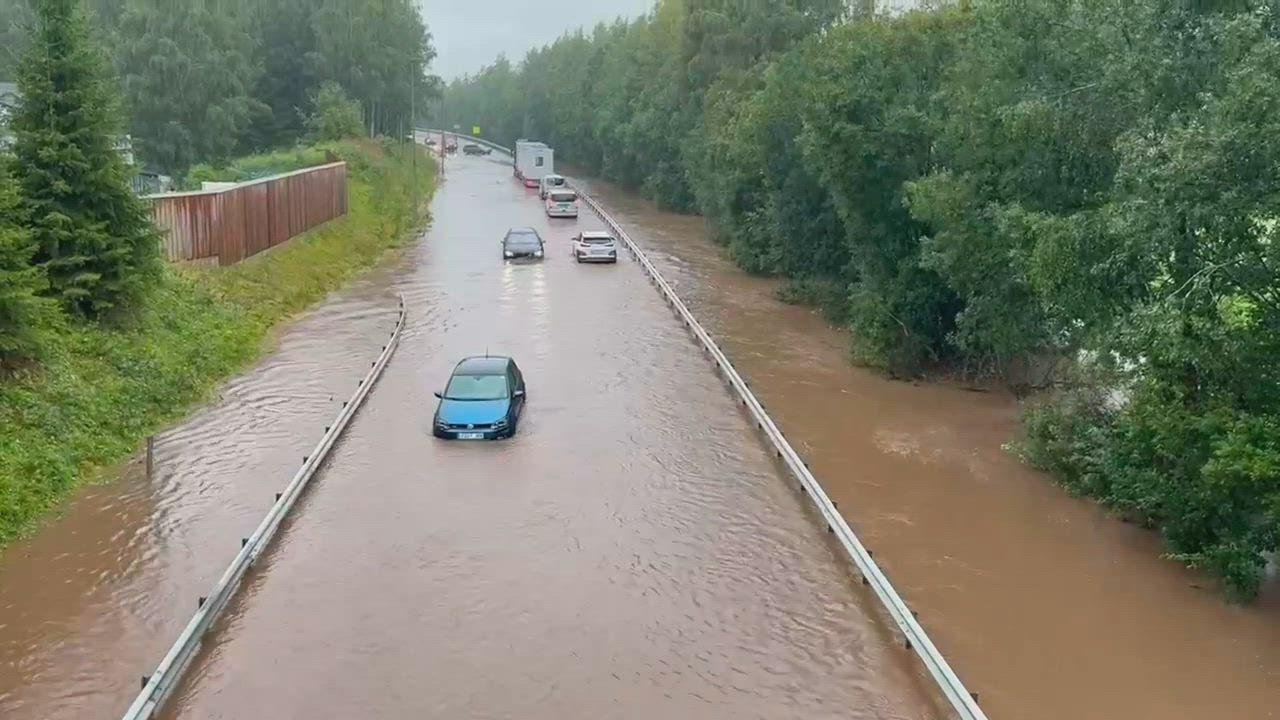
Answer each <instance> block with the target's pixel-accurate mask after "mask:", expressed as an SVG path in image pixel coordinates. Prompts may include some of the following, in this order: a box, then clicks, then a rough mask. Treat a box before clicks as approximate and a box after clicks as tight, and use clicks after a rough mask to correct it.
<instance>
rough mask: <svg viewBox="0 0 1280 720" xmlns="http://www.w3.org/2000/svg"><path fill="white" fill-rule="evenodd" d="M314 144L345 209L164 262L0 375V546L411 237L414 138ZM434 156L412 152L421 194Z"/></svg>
mask: <svg viewBox="0 0 1280 720" xmlns="http://www.w3.org/2000/svg"><path fill="white" fill-rule="evenodd" d="M324 149H328V150H331V151H333V152H334V153H336V154H338V155H339V156H341V157H342V158H343V159H344V160H346V161H347V163H348V177H349V182H350V184H349V195H350V203H349V210H348V214H347V216H346V217H344V218H341V219H339V220H335V221H333V222H331V223H328V224H326V225H324V226H322V227H319V228H316V229H315V230H313V231H311V232H310V233H307V234H306V235H304V236H302V237H299V238H296V239H294V240H293V241H291V242H289V243H287V244H285V245H283V246H280V247H278V248H276V249H274V250H272V251H271V252H269V253H264V254H263V255H260V256H258V257H256V258H251V259H250V260H248V261H246V262H244V263H242V264H240V265H237V266H234V267H228V268H213V269H195V268H169V269H168V270H167V271H166V272H165V273H164V274H163V276H162V278H161V280H160V281H159V282H158V284H157V287H156V288H154V290H153V292H152V293H151V294H150V295H149V296H148V298H147V300H146V302H145V303H143V304H142V306H141V307H139V308H137V309H136V310H135V312H134V314H133V315H131V316H130V317H129V318H126V319H124V320H123V321H121V322H118V323H117V324H116V326H115V327H106V326H103V325H98V324H88V323H78V322H70V323H67V324H65V325H64V326H63V327H62V328H61V329H60V330H59V331H58V332H57V334H56V337H55V339H54V342H53V347H52V348H51V350H50V353H49V357H48V358H47V360H46V361H45V363H44V364H43V366H42V367H41V368H40V369H39V370H35V371H31V372H28V373H25V374H22V375H19V376H17V377H14V378H9V379H6V380H3V381H0V546H3V545H5V544H7V543H8V542H10V541H12V540H13V539H14V538H16V537H19V536H20V535H22V534H23V533H24V532H27V531H29V530H30V529H31V528H32V527H33V526H34V525H35V523H36V522H37V521H38V520H39V519H40V518H41V517H42V516H43V515H44V514H46V513H47V512H49V511H50V510H51V509H53V508H54V507H56V506H57V504H58V503H59V502H60V501H61V500H62V499H63V498H65V497H66V496H67V494H68V493H70V492H71V491H72V490H74V489H75V488H76V487H77V486H79V485H81V484H83V483H84V482H85V481H86V480H88V479H90V478H92V477H94V475H95V473H96V472H97V471H98V470H99V469H101V468H103V467H107V466H110V465H112V464H115V463H118V462H120V461H121V460H123V459H124V458H126V457H128V456H129V455H131V454H133V453H134V452H135V451H136V450H137V448H138V447H139V445H140V443H141V442H142V441H143V440H144V439H145V438H146V437H147V435H149V434H151V433H153V432H155V431H156V430H157V429H159V428H161V427H163V426H164V425H166V424H168V423H172V422H173V421H175V420H177V419H179V418H180V417H182V416H183V415H184V414H185V413H186V412H188V411H189V409H190V408H191V407H192V406H193V405H195V404H196V403H199V402H201V401H202V400H205V399H207V398H208V397H209V395H210V393H211V392H212V391H213V389H214V388H216V387H217V386H218V385H219V384H220V383H222V382H223V381H224V380H226V379H227V378H228V377H230V376H232V375H234V374H235V373H236V372H238V371H240V370H242V369H244V368H245V367H246V366H247V365H248V364H249V363H251V362H253V361H254V360H256V359H257V358H258V357H260V356H261V355H262V353H263V351H264V350H265V348H266V343H265V339H266V338H267V335H268V333H269V332H270V331H271V329H272V328H273V327H275V326H276V325H277V324H279V323H281V322H282V321H284V320H287V319H288V318H290V317H291V316H293V315H295V314H296V313H297V312H299V311H301V310H303V309H305V308H306V307H308V306H310V305H312V304H313V303H315V302H317V301H319V300H321V299H322V298H323V297H324V296H325V295H326V294H327V293H329V292H330V291H332V290H334V289H336V288H338V287H340V286H342V285H343V284H344V283H346V282H347V281H349V280H350V279H351V278H353V277H355V276H356V275H358V274H360V273H362V272H364V271H366V270H368V269H369V268H371V267H373V266H374V265H375V264H377V263H378V261H379V260H381V259H382V258H383V256H384V255H385V253H386V252H387V251H388V250H389V249H391V248H393V247H396V246H398V245H399V244H401V243H403V242H404V241H405V240H406V239H408V238H409V237H411V232H410V231H411V230H412V229H413V215H414V213H413V197H412V180H413V176H412V172H411V162H410V160H411V150H410V149H409V148H408V147H405V148H399V147H394V146H391V145H387V146H383V145H379V144H377V143H375V142H373V141H351V142H345V143H338V144H334V145H331V146H328V147H326V148H322V149H320V150H319V151H318V152H319V154H320V156H321V158H322V159H323V154H324V153H323V150H324ZM262 162H268V161H259V160H250V161H247V162H246V164H247V165H250V166H254V164H255V163H262ZM433 167H434V166H433V165H432V163H430V162H418V173H419V183H420V187H421V188H422V190H423V193H422V197H423V198H424V200H425V199H426V198H429V197H430V192H431V189H432V188H433V187H434V176H433V174H432V170H433ZM210 179H222V178H210Z"/></svg>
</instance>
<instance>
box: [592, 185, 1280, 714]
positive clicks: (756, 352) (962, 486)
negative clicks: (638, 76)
mask: <svg viewBox="0 0 1280 720" xmlns="http://www.w3.org/2000/svg"><path fill="white" fill-rule="evenodd" d="M588 185H589V186H590V187H592V189H593V191H594V192H595V194H596V197H597V199H599V200H601V201H602V202H604V203H605V204H606V205H607V206H608V207H609V208H610V210H611V212H613V213H614V215H615V219H617V220H618V221H619V222H620V223H622V225H623V226H624V227H626V228H627V230H628V232H630V233H631V234H632V237H633V238H634V239H635V240H637V241H638V242H640V243H641V244H642V245H644V246H645V247H646V249H647V251H648V252H649V253H650V255H651V257H652V259H653V260H654V261H655V262H656V263H657V264H658V265H659V266H660V267H661V268H662V271H663V274H664V275H665V276H666V277H667V279H668V281H670V282H671V283H672V285H674V286H675V287H676V289H677V291H678V292H679V293H680V294H681V296H682V297H683V298H684V299H685V301H686V302H687V303H689V305H690V306H691V308H692V309H693V310H694V312H695V313H696V314H697V315H698V316H699V318H700V319H701V320H702V322H703V323H704V324H705V325H706V326H707V327H708V330H709V331H711V332H712V333H713V335H715V336H716V338H717V340H718V342H719V343H720V344H721V346H722V347H723V348H724V350H725V351H726V353H727V354H728V355H729V357H730V358H731V359H732V360H733V362H734V364H735V365H736V366H737V367H738V369H739V371H740V372H741V373H742V374H743V375H744V376H745V377H747V378H748V381H749V382H750V383H751V386H752V388H753V390H754V391H755V393H756V395H757V396H758V397H759V398H760V400H761V401H762V402H763V403H764V404H765V405H766V407H768V409H769V412H770V414H771V415H772V416H773V418H774V419H775V420H776V421H778V423H779V425H780V426H781V428H782V430H783V431H784V432H785V433H786V434H787V436H788V438H789V439H790V440H791V442H792V444H793V445H795V446H796V448H797V450H798V451H799V452H800V453H801V455H802V456H804V457H806V458H807V460H808V462H809V463H810V465H811V467H812V468H813V470H814V472H815V474H816V475H817V476H818V478H819V480H821V481H822V483H823V485H824V486H825V487H826V489H827V491H828V493H829V494H830V495H831V496H832V499H834V500H836V501H837V502H838V503H839V505H840V509H841V512H842V513H843V514H844V515H845V517H846V519H847V520H848V521H849V522H850V524H851V525H852V526H853V527H854V529H855V531H857V532H858V533H859V535H860V536H861V537H862V539H863V541H864V542H866V543H867V545H868V546H869V547H870V548H871V549H872V550H873V551H875V553H876V559H877V560H878V561H879V563H880V564H881V566H882V567H883V568H884V569H885V570H886V572H887V574H888V575H889V577H890V578H891V579H892V580H893V581H894V584H895V586H896V587H897V588H898V590H899V592H901V593H902V594H903V595H904V596H905V598H906V599H907V601H908V602H909V603H910V604H911V605H912V607H913V608H914V609H916V610H918V612H919V613H920V619H921V622H922V624H923V625H924V626H925V629H926V630H927V631H928V632H929V634H930V636H931V637H932V639H933V640H934V642H935V643H937V644H938V646H939V647H940V649H941V650H942V652H943V653H944V654H945V655H946V656H947V658H948V660H949V661H950V662H951V664H952V666H953V667H954V668H955V669H956V670H957V672H959V674H960V676H961V677H962V678H963V679H964V681H965V683H966V684H967V685H968V687H969V688H970V689H971V690H974V691H977V692H979V694H980V697H981V702H982V705H983V707H984V709H985V710H986V712H987V713H988V714H989V715H990V716H991V717H992V718H1005V719H1010V720H1012V719H1019V720H1022V719H1028V720H1029V719H1032V718H1035V719H1043V720H1080V719H1081V718H1090V719H1094V718H1105V719H1111V718H1125V719H1131V720H1132V719H1143V720H1145V719H1147V718H1151V719H1159V720H1204V719H1222V720H1228V719H1230V720H1236V719H1240V720H1245V719H1249V720H1252V719H1254V718H1273V717H1280V582H1277V580H1276V579H1275V578H1274V577H1273V578H1272V579H1271V581H1270V582H1269V583H1268V585H1267V586H1266V588H1265V589H1264V592H1263V594H1262V597H1261V598H1260V599H1259V600H1258V602H1257V603H1255V604H1253V605H1251V606H1248V607H1240V606H1235V605H1231V604H1229V603H1227V602H1226V601H1224V600H1223V597H1222V595H1221V593H1220V592H1219V591H1218V590H1217V589H1216V588H1215V586H1214V584H1213V583H1212V581H1210V580H1208V579H1206V578H1204V577H1203V576H1201V575H1199V574H1197V573H1195V572H1192V571H1189V570H1186V569H1185V568H1183V567H1181V566H1180V565H1178V564H1177V563H1174V562H1172V561H1168V560H1163V559H1161V557H1160V555H1161V552H1162V550H1161V547H1160V542H1159V538H1158V536H1157V535H1156V534H1155V533H1153V532H1150V531H1148V530H1144V529H1141V528H1138V527H1135V526H1132V525H1127V524H1124V523H1122V522H1120V521H1119V520H1116V519H1114V518H1111V517H1109V516H1108V515H1107V514H1106V513H1105V512H1104V511H1102V510H1101V509H1099V508H1098V507H1097V506H1096V505H1095V504H1093V503H1091V502H1088V501H1086V500H1080V499H1075V498H1072V497H1069V496H1068V495H1066V494H1065V493H1064V492H1063V491H1062V490H1061V489H1059V488H1058V487H1056V486H1054V485H1053V484H1052V483H1051V482H1050V481H1049V480H1048V478H1046V477H1045V476H1044V475H1043V474H1041V473H1039V472H1036V471H1034V470H1032V469H1030V468H1028V467H1027V466H1025V465H1023V464H1022V463H1020V462H1019V461H1018V460H1017V459H1016V458H1015V457H1014V456H1013V455H1012V454H1011V453H1009V452H1007V451H1006V450H1004V449H1003V448H1002V446H1003V445H1004V444H1006V443H1008V442H1010V441H1012V440H1016V439H1017V437H1018V433H1019V421H1018V415H1019V408H1018V405H1017V402H1016V401H1015V400H1014V399H1013V398H1012V397H1010V396H1008V395H1006V394H1002V393H999V392H973V391H970V390H966V389H964V388H961V387H954V386H948V385H942V384H919V385H915V384H911V383H904V382H895V381H891V380H886V379H884V378H881V377H879V376H878V375H876V374H875V373H872V372H869V371H866V370H863V369H859V368H855V367H851V366H850V365H849V362H848V357H849V356H848V347H849V340H848V336H847V335H846V334H845V333H843V332H840V331H837V330H834V329H832V328H830V327H829V326H828V325H827V323H825V322H824V321H823V320H822V319H821V318H820V317H819V316H818V315H816V314H815V313H813V312H811V311H809V310H807V309H804V308H797V307H789V306H786V305H783V304H781V303H779V302H778V301H777V300H775V299H774V292H775V290H776V288H777V284H776V283H775V282H773V281H769V280H763V279H759V278H751V277H747V276H745V275H744V274H743V273H741V272H739V271H738V270H736V269H735V268H734V267H733V266H732V264H731V263H730V262H729V261H728V260H726V259H725V258H724V256H723V252H722V251H721V250H720V249H719V248H718V247H716V246H714V245H713V244H712V243H710V242H709V241H708V240H707V239H706V235H707V234H706V230H705V227H704V224H703V221H702V220H701V219H699V218H696V217H689V216H679V215H672V214H670V213H665V212H661V211H659V210H657V209H655V208H654V207H653V205H652V204H651V203H648V202H645V201H642V200H639V199H637V198H636V197H634V196H632V195H630V194H627V193H624V192H620V191H618V190H616V189H614V188H612V187H610V186H608V185H606V184H603V183H588Z"/></svg>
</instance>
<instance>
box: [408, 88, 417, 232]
mask: <svg viewBox="0 0 1280 720" xmlns="http://www.w3.org/2000/svg"><path fill="white" fill-rule="evenodd" d="M409 151H410V152H412V153H413V160H412V162H413V224H414V226H415V227H416V226H417V225H418V203H419V200H418V71H417V68H416V67H415V68H414V69H413V72H411V73H410V78H409Z"/></svg>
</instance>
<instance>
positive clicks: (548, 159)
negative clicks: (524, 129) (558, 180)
mask: <svg viewBox="0 0 1280 720" xmlns="http://www.w3.org/2000/svg"><path fill="white" fill-rule="evenodd" d="M514 168H515V174H516V177H518V178H520V179H521V180H522V181H524V185H525V187H538V181H539V180H541V179H542V178H543V176H545V175H551V174H554V173H555V171H556V161H555V151H554V150H552V149H551V148H549V147H547V146H546V145H545V144H543V143H540V142H534V141H531V140H517V141H516V155H515V159H514Z"/></svg>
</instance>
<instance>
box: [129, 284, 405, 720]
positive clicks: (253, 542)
mask: <svg viewBox="0 0 1280 720" xmlns="http://www.w3.org/2000/svg"><path fill="white" fill-rule="evenodd" d="M404 322H405V308H404V298H403V297H401V298H400V299H399V315H398V316H397V318H396V324H395V327H394V328H393V329H392V331H391V337H390V339H389V340H388V341H387V344H386V345H384V346H382V354H381V355H379V356H378V359H377V360H375V361H374V362H373V364H372V366H371V367H370V368H369V372H368V373H367V374H366V375H365V376H364V378H363V379H361V380H360V382H359V385H357V387H356V391H355V393H354V394H353V395H352V396H351V399H349V400H347V401H346V402H344V403H342V411H341V412H340V413H338V417H337V418H336V419H335V420H334V421H333V424H331V425H330V426H328V427H326V428H325V432H324V436H323V437H322V438H320V442H319V443H317V444H316V446H315V449H313V450H312V451H311V453H310V454H309V455H307V456H306V457H304V458H303V459H302V467H301V468H300V469H299V470H298V472H297V474H295V475H294V476H293V479H292V480H291V481H290V482H289V485H288V486H287V487H286V488H285V489H284V491H283V492H281V493H278V494H277V495H276V502H275V504H274V505H272V506H271V510H270V512H268V513H267V516H266V518H265V519H263V521H262V522H261V523H260V524H259V525H258V527H257V529H256V530H254V531H253V534H252V535H250V536H249V537H247V538H243V539H242V540H241V541H240V552H239V554H237V555H236V557H235V559H234V560H232V561H231V565H230V566H228V567H227V569H226V570H225V571H224V572H223V573H222V577H221V578H220V579H219V580H218V583H217V584H216V585H215V586H214V587H213V590H212V591H211V592H210V594H209V595H208V597H202V598H200V599H199V601H198V603H197V609H196V613H195V615H193V616H192V617H191V620H190V621H188V622H187V625H186V627H185V628H184V629H183V631H182V634H181V635H179V636H178V640H177V641H176V642H175V643H174V644H173V646H172V647H171V648H170V649H169V652H168V653H166V654H165V656H164V659H163V660H161V661H160V665H159V666H158V667H156V669H155V671H154V672H153V673H152V674H151V675H148V676H145V677H143V678H142V691H141V692H140V693H138V696H137V698H136V699H134V701H133V704H132V705H130V706H129V709H128V711H126V712H125V714H124V716H123V720H151V718H153V717H155V715H156V714H157V713H158V712H159V711H160V709H161V707H162V706H163V705H164V703H165V701H166V700H168V699H169V696H170V695H171V694H172V693H173V691H174V690H175V689H177V687H178V684H179V683H180V682H181V680H182V678H183V676H184V674H185V673H186V671H187V669H188V667H189V666H190V665H191V661H192V660H193V659H194V658H195V656H196V653H198V652H199V650H200V646H201V644H202V643H203V641H204V636H205V634H206V633H207V632H208V631H209V629H210V628H211V627H212V626H213V624H214V622H216V621H217V619H218V617H219V616H220V615H221V614H222V611H223V610H224V609H225V608H226V606H227V603H229V602H230V601H231V598H232V597H234V596H235V593H236V591H237V590H238V589H239V588H240V584H241V581H242V580H243V579H244V576H245V574H246V573H247V572H248V570H249V568H250V567H252V566H253V564H254V563H255V562H256V561H257V560H258V558H259V557H261V556H262V554H263V553H264V552H266V550H267V548H268V547H269V546H270V544H271V541H272V539H274V537H275V535H276V531H277V530H279V528H280V523H282V522H283V521H284V519H285V517H286V516H288V514H289V511H290V510H292V509H293V506H294V504H295V503H297V501H298V498H299V497H301V495H302V493H303V491H304V490H306V488H307V485H308V484H309V483H310V482H311V478H312V477H314V476H315V474H316V472H317V471H318V470H319V469H320V466H321V465H323V464H324V461H325V458H326V457H327V456H328V454H329V451H330V450H331V449H332V448H333V445H334V443H335V442H337V440H338V438H339V437H340V436H341V435H342V432H343V431H344V430H345V429H346V427H347V425H348V423H350V422H351V418H352V417H354V416H355V414H356V411H357V410H358V409H359V408H360V406H361V404H363V403H364V401H365V398H367V397H368V396H369V392H370V391H371V390H372V388H373V385H374V383H375V382H377V380H378V378H379V377H380V376H381V375H382V371H383V370H384V369H385V368H386V367H387V363H388V362H389V361H390V360H391V355H392V354H393V353H394V352H395V349H396V346H397V345H399V343H400V332H401V331H402V330H403V329H404Z"/></svg>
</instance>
